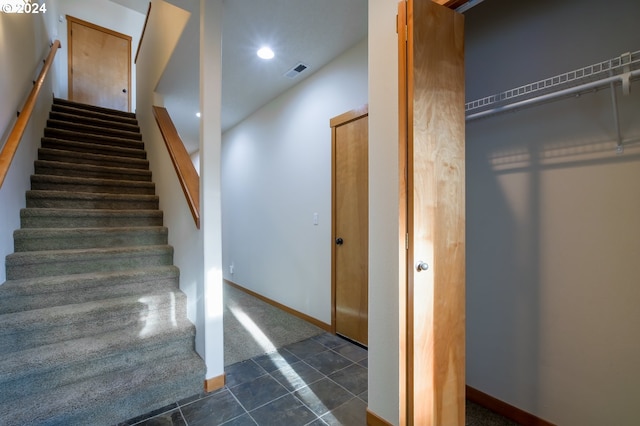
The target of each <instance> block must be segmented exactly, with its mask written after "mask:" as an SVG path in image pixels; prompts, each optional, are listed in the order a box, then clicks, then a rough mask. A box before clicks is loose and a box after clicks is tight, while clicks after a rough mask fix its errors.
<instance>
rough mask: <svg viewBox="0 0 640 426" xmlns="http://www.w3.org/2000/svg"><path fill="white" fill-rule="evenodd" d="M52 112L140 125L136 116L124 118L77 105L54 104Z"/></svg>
mask: <svg viewBox="0 0 640 426" xmlns="http://www.w3.org/2000/svg"><path fill="white" fill-rule="evenodd" d="M51 111H53V112H61V113H64V114H70V115H74V116H83V117H89V118H97V119H98V120H105V121H111V122H115V123H124V124H131V125H134V126H137V125H138V120H137V119H136V118H135V116H133V117H130V116H122V115H118V114H112V113H105V112H100V111H93V110H90V109H86V108H82V107H78V106H77V105H74V106H71V105H62V104H58V103H54V104H53V105H52V106H51Z"/></svg>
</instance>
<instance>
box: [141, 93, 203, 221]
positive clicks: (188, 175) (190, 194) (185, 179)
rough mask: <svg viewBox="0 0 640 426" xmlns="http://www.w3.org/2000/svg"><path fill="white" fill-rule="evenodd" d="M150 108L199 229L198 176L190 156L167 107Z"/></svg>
mask: <svg viewBox="0 0 640 426" xmlns="http://www.w3.org/2000/svg"><path fill="white" fill-rule="evenodd" d="M152 109H153V116H154V117H155V119H156V122H157V123H158V127H159V128H160V133H162V138H163V139H164V143H165V145H166V146H167V151H169V156H170V157H171V162H172V163H173V167H174V168H175V170H176V173H177V174H178V180H179V181H180V186H182V191H183V192H184V196H185V197H186V199H187V204H188V205H189V209H190V210H191V215H192V216H193V220H194V221H195V223H196V227H197V228H198V229H200V176H198V172H196V168H195V167H194V166H193V162H192V161H191V157H190V156H189V153H188V152H187V150H186V149H185V147H184V143H183V142H182V139H180V135H179V134H178V131H177V130H176V127H175V126H174V125H173V121H172V120H171V117H170V116H169V112H168V111H167V109H166V108H164V107H159V106H156V105H154V106H153V107H152Z"/></svg>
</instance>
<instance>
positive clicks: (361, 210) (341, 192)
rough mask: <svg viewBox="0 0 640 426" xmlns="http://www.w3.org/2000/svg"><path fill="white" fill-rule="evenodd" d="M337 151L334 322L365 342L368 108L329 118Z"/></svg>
mask: <svg viewBox="0 0 640 426" xmlns="http://www.w3.org/2000/svg"><path fill="white" fill-rule="evenodd" d="M330 125H331V129H332V151H333V161H332V163H333V171H332V175H333V179H332V180H333V184H332V187H333V221H332V222H333V238H334V244H333V250H332V259H333V262H332V265H333V271H332V272H333V274H332V275H333V278H332V281H333V286H332V287H333V291H332V293H333V303H332V305H333V310H332V311H333V318H332V322H333V326H334V328H335V332H336V333H338V334H340V335H342V336H345V337H347V338H349V339H351V340H353V341H356V342H358V343H361V344H363V345H365V346H366V345H367V343H368V322H369V321H368V318H369V288H368V287H369V271H368V270H369V260H368V259H369V182H368V180H369V167H368V164H369V160H368V145H369V119H368V110H367V108H366V107H364V108H361V109H359V110H353V111H349V112H346V113H344V114H341V115H339V116H337V117H335V118H333V119H331V121H330Z"/></svg>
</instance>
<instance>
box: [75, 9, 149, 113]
mask: <svg viewBox="0 0 640 426" xmlns="http://www.w3.org/2000/svg"><path fill="white" fill-rule="evenodd" d="M149 7H151V4H149ZM66 18H67V46H68V48H67V81H68V83H67V84H68V86H67V87H68V89H67V90H68V92H69V99H73V69H72V68H73V37H72V34H71V26H72V24H73V23H76V24H79V25H83V26H85V27H88V28H91V29H93V30H96V31H100V32H102V33H105V34H109V35H112V36H114V37H118V38H121V39H123V40H126V41H127V43H128V45H129V49H128V50H129V53H128V55H127V111H131V41H132V38H131V36H128V35H126V34H122V33H119V32H117V31H113V30H110V29H109V28H105V27H101V26H99V25H96V24H93V23H91V22H88V21H84V20H82V19H79V18H76V17H74V16H71V15H67V16H66Z"/></svg>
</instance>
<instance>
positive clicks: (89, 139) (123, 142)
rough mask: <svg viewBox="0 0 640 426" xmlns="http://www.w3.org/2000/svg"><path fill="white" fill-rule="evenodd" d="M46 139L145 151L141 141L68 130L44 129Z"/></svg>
mask: <svg viewBox="0 0 640 426" xmlns="http://www.w3.org/2000/svg"><path fill="white" fill-rule="evenodd" d="M44 136H45V138H54V139H62V140H67V141H75V142H86V143H92V144H95V145H108V146H120V147H123V148H131V149H139V150H143V149H144V143H143V142H142V141H139V140H132V139H124V138H118V137H114V136H105V135H96V134H89V133H82V132H74V131H72V130H67V129H55V128H50V127H47V128H45V129H44Z"/></svg>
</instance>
